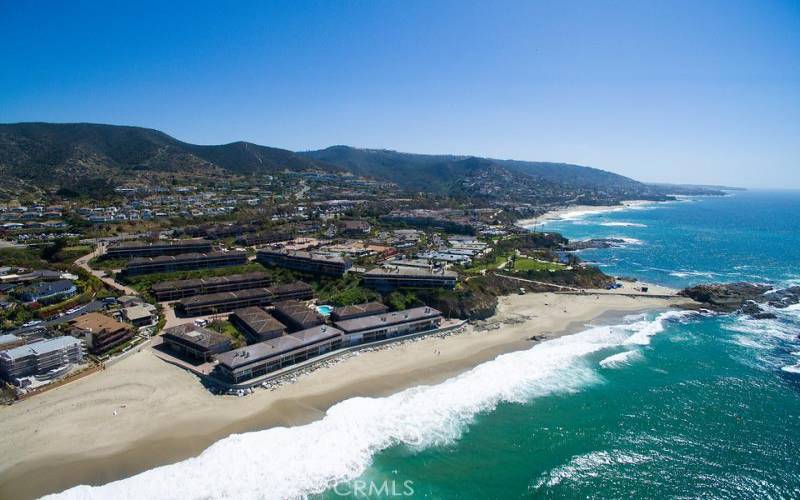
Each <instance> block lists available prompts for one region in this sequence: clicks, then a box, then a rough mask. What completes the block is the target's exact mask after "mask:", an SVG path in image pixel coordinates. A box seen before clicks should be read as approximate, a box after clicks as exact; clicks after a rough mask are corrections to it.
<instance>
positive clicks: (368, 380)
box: [0, 293, 686, 498]
mask: <svg viewBox="0 0 800 500" xmlns="http://www.w3.org/2000/svg"><path fill="white" fill-rule="evenodd" d="M500 300H501V304H500V306H499V308H498V313H497V314H496V315H494V316H493V317H491V318H489V319H488V320H485V321H481V322H476V323H475V324H473V325H469V326H468V327H466V329H465V331H464V332H463V333H459V334H455V335H449V336H444V337H442V336H437V335H432V336H430V337H425V338H423V339H419V340H416V341H411V342H405V343H399V344H396V345H392V346H390V347H388V348H384V349H379V350H372V351H366V352H362V353H359V354H358V355H353V356H348V357H345V358H344V359H342V360H341V361H339V362H336V363H333V364H331V365H329V366H325V367H322V368H320V369H317V370H316V371H314V372H312V373H309V374H305V375H303V376H301V377H299V378H298V379H297V380H296V381H295V382H294V383H291V384H287V385H284V386H281V387H279V388H277V389H275V390H274V391H266V390H258V391H256V392H255V393H254V394H252V395H249V396H247V397H243V398H237V397H232V396H213V395H211V394H210V393H209V392H207V391H206V390H205V389H204V388H203V387H202V386H201V384H200V383H199V381H198V380H197V379H196V378H195V377H194V376H193V375H191V374H189V373H187V372H185V371H183V370H180V369H178V368H176V367H174V366H171V365H168V364H166V363H164V362H162V361H161V360H159V359H157V358H156V357H155V355H153V353H152V352H150V351H149V349H143V350H142V352H139V353H136V354H135V355H133V356H130V357H129V358H128V359H126V360H123V361H121V362H120V363H118V364H116V365H114V366H112V367H110V368H109V369H107V370H105V371H103V372H99V373H97V374H94V375H91V376H89V377H86V379H83V380H80V381H76V382H74V383H72V384H69V385H67V386H65V387H62V388H60V389H59V390H57V391H51V392H49V393H45V394H42V395H40V396H37V397H35V398H31V399H29V400H26V401H22V402H20V403H18V404H15V405H12V406H11V407H7V408H4V409H2V410H0V416H1V417H2V418H3V421H4V425H5V429H6V432H5V433H4V434H3V435H2V436H0V448H1V449H5V450H14V451H15V453H14V454H13V456H12V454H11V453H6V454H3V455H2V456H0V497H3V498H29V497H34V496H38V495H42V494H46V493H51V492H57V491H62V490H64V489H66V488H69V487H71V486H74V485H76V484H102V483H105V482H109V481H113V480H116V479H120V478H122V477H127V476H130V475H133V474H135V473H138V472H141V471H143V470H146V469H150V468H153V467H156V466H159V465H164V464H167V463H173V462H175V461H179V460H182V459H185V458H189V457H191V456H195V455H197V454H198V453H200V452H201V451H203V450H204V449H205V448H207V447H208V446H209V445H211V444H213V443H214V442H216V441H218V440H219V439H222V438H224V437H226V436H228V435H230V434H234V433H242V432H248V431H254V430H261V429H266V428H270V427H274V426H291V425H300V424H304V423H308V422H311V421H314V420H317V419H319V418H321V417H322V416H323V415H324V414H325V412H326V411H327V409H328V408H330V407H331V406H333V405H335V404H336V403H338V402H340V401H343V400H345V399H349V398H352V397H356V396H367V397H381V396H386V395H389V394H392V393H395V392H398V391H400V390H403V389H406V388H408V387H413V386H418V385H423V384H436V383H440V382H442V381H444V380H446V379H448V378H450V377H453V376H455V375H457V374H459V373H462V372H464V371H467V370H469V369H471V368H473V367H474V366H477V365H479V364H481V363H484V362H486V361H489V360H491V359H494V358H495V357H496V356H498V355H500V354H504V353H507V352H511V351H516V350H521V349H526V348H528V347H530V346H532V345H533V343H534V342H532V341H531V340H529V339H530V337H531V336H534V335H535V336H538V337H539V338H540V339H542V340H546V339H551V338H556V337H560V336H563V335H567V334H570V333H576V332H578V331H581V330H582V329H583V328H584V327H585V325H586V324H587V323H589V322H592V321H601V320H605V321H610V319H611V318H610V317H609V315H614V316H620V315H625V314H630V313H634V312H642V311H647V310H653V309H664V308H668V307H670V306H672V305H675V304H677V303H679V302H682V301H685V300H686V299H682V298H674V299H663V298H653V297H647V296H642V297H630V296H623V295H617V294H608V293H597V294H592V293H589V294H586V295H568V294H554V293H542V294H528V295H524V296H508V297H502V298H501V299H500ZM437 353H438V354H437ZM43 470H47V471H48V473H47V474H42V471H43Z"/></svg>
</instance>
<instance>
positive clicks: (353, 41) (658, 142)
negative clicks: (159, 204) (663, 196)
mask: <svg viewBox="0 0 800 500" xmlns="http://www.w3.org/2000/svg"><path fill="white" fill-rule="evenodd" d="M17 121H52V122H77V121H82V122H101V123H113V124H127V125H140V126H145V127H152V128H156V129H160V130H163V131H165V132H167V133H169V134H171V135H173V136H175V137H177V138H178V139H181V140H185V141H188V142H194V143H204V144H216V143H225V142H231V141H236V140H247V141H252V142H256V143H259V144H265V145H270V146H277V147H284V148H288V149H293V150H301V149H317V148H321V147H326V146H329V145H333V144H349V145H353V146H363V147H373V148H389V149H396V150H401V151H409V152H420V153H459V154H473V155H480V156H492V157H497V158H514V159H522V160H547V161H563V162H571V163H578V164H583V165H591V166H595V167H598V168H603V169H607V170H611V171H615V172H618V173H622V174H625V175H629V176H631V177H634V178H637V179H640V180H646V181H668V182H697V183H723V184H734V185H745V186H751V187H791V188H800V1H797V0H793V1H753V2H745V1H737V0H730V1H729V0H724V1H719V2H714V1H708V2H704V1H686V2H682V1H672V0H665V1H646V0H636V1H613V2H611V1H610V2H599V1H586V2H571V1H547V2H535V1H532V0H531V1H523V2H504V1H485V2H468V1H463V0H459V1H452V2H449V1H434V0H426V1H409V0H403V1H396V2H383V1H358V2H356V1H354V2H345V1H338V0H328V1H319V2H301V1H289V0H287V1H282V2H245V1H229V2H226V1H213V2H201V1H197V0H195V1H191V2H180V1H159V2H149V1H142V0H136V1H119V2H117V1H96V2H81V1H77V0H75V1H67V0H64V1H63V2H46V1H37V2H33V1H31V2H27V1H19V0H0V122H17Z"/></svg>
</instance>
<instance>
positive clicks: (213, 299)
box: [176, 281, 314, 316]
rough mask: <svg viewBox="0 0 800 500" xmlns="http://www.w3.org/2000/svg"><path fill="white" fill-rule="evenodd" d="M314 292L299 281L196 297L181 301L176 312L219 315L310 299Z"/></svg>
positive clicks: (186, 314) (194, 314) (189, 314)
mask: <svg viewBox="0 0 800 500" xmlns="http://www.w3.org/2000/svg"><path fill="white" fill-rule="evenodd" d="M313 296H314V290H313V289H312V288H311V286H310V285H308V284H306V283H303V282H302V281H297V282H295V283H290V284H288V285H277V286H272V287H268V288H250V289H247V290H238V291H235V292H221V293H212V294H208V295H195V296H194V297H186V298H183V299H180V301H179V302H178V303H177V305H176V310H178V311H180V312H181V314H183V315H185V316H200V315H203V314H218V313H223V312H229V311H233V310H234V309H242V308H245V307H251V306H260V307H264V306H268V305H271V304H274V303H276V302H279V301H282V300H287V299H310V298H312V297H313Z"/></svg>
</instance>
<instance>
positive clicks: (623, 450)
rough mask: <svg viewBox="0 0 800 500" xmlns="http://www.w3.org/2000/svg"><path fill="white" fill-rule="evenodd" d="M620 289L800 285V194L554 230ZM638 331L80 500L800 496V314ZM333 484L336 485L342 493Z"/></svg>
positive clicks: (356, 402) (694, 204)
mask: <svg viewBox="0 0 800 500" xmlns="http://www.w3.org/2000/svg"><path fill="white" fill-rule="evenodd" d="M545 228H546V229H547V230H557V231H561V232H562V233H564V234H565V235H566V236H567V237H570V238H588V237H604V236H614V237H621V238H625V239H626V242H627V243H626V244H625V245H624V246H622V247H620V248H611V249H603V250H592V251H585V252H582V257H583V258H584V259H585V260H590V261H593V262H596V263H598V264H599V265H601V266H602V267H603V269H604V270H605V271H606V272H608V273H610V274H615V275H625V276H633V277H638V278H640V279H644V280H648V281H653V282H657V283H661V284H666V285H671V286H675V287H682V286H686V285H690V284H694V283H698V282H708V281H736V280H747V281H758V282H768V283H772V284H774V285H776V286H778V287H785V286H790V285H792V284H800V193H797V192H743V193H736V194H735V195H733V196H728V197H720V198H698V199H687V200H682V201H679V202H672V203H664V204H656V205H651V206H646V207H639V208H637V209H633V210H624V211H614V212H606V213H599V214H591V215H583V216H577V217H572V218H570V219H569V220H562V221H556V222H552V223H550V224H548V225H546V226H545ZM777 313H778V315H779V317H778V319H776V320H750V319H746V318H742V317H735V316H729V315H717V316H711V315H700V314H696V313H687V312H679V311H670V312H653V313H648V314H644V315H636V316H630V317H628V318H626V319H625V320H624V321H621V322H620V323H619V324H616V325H608V326H587V328H586V330H585V331H583V332H581V333H578V334H575V335H571V336H567V337H563V338H560V339H556V340H554V341H550V342H545V343H542V344H538V345H536V346H534V347H533V348H531V349H529V350H527V351H521V352H516V353H511V354H507V355H503V356H500V357H498V358H497V359H495V360H493V361H491V362H488V363H485V364H483V365H480V366H479V367H476V368H475V369H473V370H471V371H469V372H467V373H465V374H463V375H461V376H459V377H456V378H454V379H451V380H448V381H446V382H444V383H442V384H439V385H436V386H423V387H416V388H412V389H409V390H406V391H403V392H400V393H398V394H395V395H392V396H389V397H386V398H354V399H351V400H347V401H344V402H342V403H339V404H338V405H336V406H334V407H333V408H331V410H329V412H328V414H327V415H326V416H325V417H324V418H323V419H322V420H320V421H317V422H314V423H312V424H309V425H305V426H299V427H292V428H281V429H270V430H265V431H261V432H254V433H249V434H242V435H235V436H231V437H228V438H226V439H224V440H222V441H220V442H218V443H216V444H215V445H213V446H212V447H210V448H209V449H208V450H206V451H205V452H204V453H203V454H201V455H200V456H199V457H196V458H193V459H190V460H186V461H184V462H180V463H177V464H173V465H169V466H165V467H160V468H157V469H153V470H150V471H147V472H145V473H142V474H139V475H137V476H134V477H132V478H128V479H124V480H121V481H117V482H114V483H110V484H108V485H104V486H100V487H94V488H90V487H85V486H81V487H77V488H73V489H71V490H68V491H67V492H64V493H63V496H64V497H66V498H165V497H169V498H223V497H225V498H281V497H296V496H302V495H311V496H312V497H315V498H319V497H321V498H340V497H343V496H344V497H362V496H370V497H390V496H404V495H411V496H414V497H427V498H540V497H552V498H581V497H596V498H609V497H613V498H621V497H626V498H628V497H646V498H662V497H698V496H709V497H722V498H753V497H771V498H776V497H784V498H797V497H800V340H798V338H797V335H798V333H800V308H798V307H796V306H795V307H792V308H790V309H787V310H781V311H777ZM334 485H336V486H335V487H334Z"/></svg>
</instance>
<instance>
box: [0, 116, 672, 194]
mask: <svg viewBox="0 0 800 500" xmlns="http://www.w3.org/2000/svg"><path fill="white" fill-rule="evenodd" d="M283 170H293V171H297V170H300V171H302V170H322V171H328V172H342V171H349V172H351V173H353V174H354V175H359V176H363V177H368V178H373V179H377V180H382V181H388V182H394V183H395V184H397V185H398V186H399V187H400V188H401V189H403V190H406V191H417V192H431V193H435V194H445V195H452V196H464V197H482V198H490V199H514V200H522V201H534V202H547V203H551V202H562V201H563V202H567V201H575V200H578V201H580V199H581V198H583V199H605V201H609V200H614V199H624V198H625V197H632V196H634V197H635V196H639V197H642V196H644V197H657V196H663V190H662V189H660V188H656V187H654V186H653V185H647V184H643V183H641V182H639V181H636V180H634V179H630V178H628V177H625V176H622V175H619V174H615V173H613V172H609V171H606V170H601V169H597V168H593V167H584V166H580V165H572V164H567V163H554V162H530V161H522V160H499V159H493V158H480V157H476V156H469V155H449V154H442V155H428V154H416V153H402V152H397V151H394V150H389V149H367V148H354V147H351V146H345V145H337V146H331V147H328V148H325V149H320V150H315V151H302V152H294V151H290V150H288V149H281V148H275V147H270V146H262V145H259V144H255V143H251V142H246V141H235V142H231V143H227V144H219V145H199V144H191V143H188V142H184V141H181V140H179V139H176V138H174V137H172V136H170V135H168V134H166V133H164V132H162V131H159V130H156V129H151V128H146V127H137V126H127V125H108V124H97V123H47V122H23V123H13V124H0V176H2V178H3V179H4V180H2V181H0V182H3V183H5V184H6V186H0V187H6V188H8V187H9V186H10V187H11V188H12V189H13V188H17V189H22V190H24V189H31V188H33V189H46V190H58V189H68V190H72V191H76V192H78V193H81V194H86V195H91V196H100V195H101V193H106V194H107V193H109V192H113V189H111V187H112V186H114V185H117V184H119V183H122V182H126V181H128V180H130V179H131V178H132V177H135V176H136V175H143V176H144V175H147V176H150V177H151V178H152V176H157V175H166V174H185V175H193V176H207V177H208V178H218V177H219V176H224V175H226V174H231V173H232V174H238V175H250V174H258V173H275V172H279V171H283Z"/></svg>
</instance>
